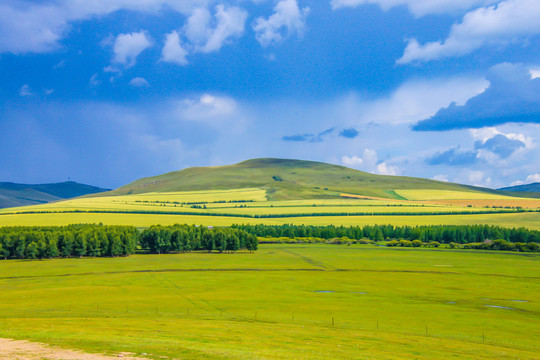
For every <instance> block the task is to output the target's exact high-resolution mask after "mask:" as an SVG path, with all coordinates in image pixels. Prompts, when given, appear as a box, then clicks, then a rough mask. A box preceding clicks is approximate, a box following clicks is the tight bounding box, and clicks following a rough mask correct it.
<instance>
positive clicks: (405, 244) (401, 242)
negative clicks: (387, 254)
mask: <svg viewBox="0 0 540 360" xmlns="http://www.w3.org/2000/svg"><path fill="white" fill-rule="evenodd" d="M399 246H403V247H412V246H413V245H412V241H409V240H399Z"/></svg>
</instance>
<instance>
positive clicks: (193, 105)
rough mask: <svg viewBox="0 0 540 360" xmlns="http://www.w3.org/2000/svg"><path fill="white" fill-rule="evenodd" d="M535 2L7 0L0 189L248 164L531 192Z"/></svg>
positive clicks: (536, 106)
mask: <svg viewBox="0 0 540 360" xmlns="http://www.w3.org/2000/svg"><path fill="white" fill-rule="evenodd" d="M539 18H540V6H538V2H537V0H438V1H434V0H140V1H128V0H95V1H91V2H89V1H84V0H56V1H47V0H43V1H30V0H3V1H2V2H1V3H0V69H1V72H2V76H1V77H0V134H2V135H3V136H2V137H1V140H0V156H1V159H2V160H1V166H0V181H15V182H26V183H42V182H57V181H64V180H67V179H68V178H69V179H71V180H75V181H79V182H84V183H90V184H94V185H99V186H104V187H118V186H121V185H124V184H126V183H128V182H130V181H133V180H135V179H137V178H140V177H145V176H152V175H157V174H161V173H164V172H167V171H173V170H178V169H181V168H184V167H188V166H209V165H224V164H230V163H235V162H239V161H242V160H245V159H249V158H254V157H283V158H300V159H309V160H319V161H325V162H331V163H334V164H340V165H345V166H349V167H352V168H356V169H359V170H363V171H369V172H372V173H379V174H389V175H407V176H421V177H426V178H433V179H438V180H442V181H453V182H460V183H467V184H473V185H481V186H488V187H494V188H496V187H501V186H507V185H510V184H519V183H525V182H533V181H540V162H539V161H538V159H540V148H539V146H538V140H539V139H540V125H539V124H540V51H539V49H540V47H539V45H540V22H539V21H538V19H539Z"/></svg>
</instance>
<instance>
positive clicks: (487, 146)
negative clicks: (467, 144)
mask: <svg viewBox="0 0 540 360" xmlns="http://www.w3.org/2000/svg"><path fill="white" fill-rule="evenodd" d="M474 147H475V149H477V150H480V149H483V150H488V151H490V152H492V153H494V154H497V155H498V156H499V157H500V158H501V159H506V158H507V157H509V156H510V155H512V154H513V153H514V152H515V151H517V150H519V149H521V148H523V147H525V144H524V143H523V142H521V141H520V140H515V139H510V138H508V137H506V136H504V135H502V134H497V135H495V136H494V137H492V138H490V139H487V140H486V141H477V142H476V143H475V144H474Z"/></svg>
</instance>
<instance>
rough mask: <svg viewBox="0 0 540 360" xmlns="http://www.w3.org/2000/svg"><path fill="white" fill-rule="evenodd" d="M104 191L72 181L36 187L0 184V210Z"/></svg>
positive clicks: (7, 183)
mask: <svg viewBox="0 0 540 360" xmlns="http://www.w3.org/2000/svg"><path fill="white" fill-rule="evenodd" d="M104 191H108V189H102V188H99V187H95V186H91V185H85V184H79V183H76V182H74V181H66V182H62V183H53V184H38V185H30V184H17V183H11V182H0V208H7V207H15V206H26V205H36V204H44V203H48V202H51V201H57V200H63V199H69V198H73V197H77V196H82V195H87V194H93V193H98V192H104Z"/></svg>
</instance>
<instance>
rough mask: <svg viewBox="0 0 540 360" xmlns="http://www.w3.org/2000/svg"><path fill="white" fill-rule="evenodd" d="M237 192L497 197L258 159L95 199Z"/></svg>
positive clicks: (191, 171) (153, 180) (173, 175)
mask: <svg viewBox="0 0 540 360" xmlns="http://www.w3.org/2000/svg"><path fill="white" fill-rule="evenodd" d="M240 188H262V189H264V190H266V192H267V197H268V199H271V200H290V199H307V198H319V199H320V198H336V197H339V196H340V194H342V193H348V194H355V195H361V196H372V197H382V198H390V199H403V198H402V197H401V196H400V195H398V194H397V193H396V190H405V189H411V190H413V189H431V190H450V191H461V192H463V191H465V192H486V193H497V192H496V191H494V190H490V189H484V188H475V187H471V186H465V185H459V184H452V183H445V182H440V181H435V180H428V179H421V178H413V177H404V176H385V175H374V174H369V173H366V172H362V171H358V170H353V169H349V168H347V167H344V166H338V165H332V164H326V163H321V162H315V161H304V160H288V159H272V158H262V159H252V160H247V161H243V162H240V163H238V164H234V165H227V166H217V167H192V168H187V169H184V170H180V171H174V172H170V173H167V174H164V175H159V176H154V177H148V178H143V179H140V180H137V181H134V182H132V183H131V184H128V185H125V186H122V187H120V188H118V189H116V190H114V191H111V192H108V193H104V194H100V195H107V196H109V195H129V194H141V193H149V192H173V191H194V190H227V189H240Z"/></svg>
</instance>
